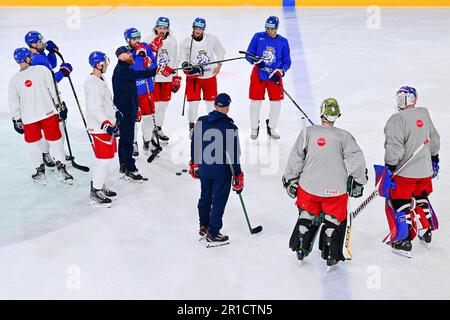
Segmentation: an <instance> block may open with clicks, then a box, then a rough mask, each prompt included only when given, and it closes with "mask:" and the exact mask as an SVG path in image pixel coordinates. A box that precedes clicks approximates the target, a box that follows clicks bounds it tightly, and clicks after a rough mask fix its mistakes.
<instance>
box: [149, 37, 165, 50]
mask: <svg viewBox="0 0 450 320" xmlns="http://www.w3.org/2000/svg"><path fill="white" fill-rule="evenodd" d="M148 45H149V46H150V48H152V51H153V52H156V51H158V50H159V48H161V47H162V46H163V38H162V37H160V36H157V37H156V38H155V39H153V41H152V42H150V43H149V44H148Z"/></svg>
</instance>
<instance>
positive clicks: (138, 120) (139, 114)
mask: <svg viewBox="0 0 450 320" xmlns="http://www.w3.org/2000/svg"><path fill="white" fill-rule="evenodd" d="M141 120H142V111H141V108H138V112H137V114H136V122H141Z"/></svg>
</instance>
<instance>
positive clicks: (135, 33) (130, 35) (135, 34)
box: [123, 28, 141, 42]
mask: <svg viewBox="0 0 450 320" xmlns="http://www.w3.org/2000/svg"><path fill="white" fill-rule="evenodd" d="M123 36H124V38H125V40H126V41H127V42H128V41H130V40H131V39H135V38H140V37H141V33H140V32H139V30H138V29H136V28H128V29H126V30H125V32H124V33H123Z"/></svg>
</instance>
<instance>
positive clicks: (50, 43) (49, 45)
mask: <svg viewBox="0 0 450 320" xmlns="http://www.w3.org/2000/svg"><path fill="white" fill-rule="evenodd" d="M46 49H47V51H48V52H50V53H53V52H55V51H59V48H58V46H57V45H56V44H55V43H54V42H53V41H52V40H48V41H47V46H46Z"/></svg>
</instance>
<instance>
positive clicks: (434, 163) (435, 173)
mask: <svg viewBox="0 0 450 320" xmlns="http://www.w3.org/2000/svg"><path fill="white" fill-rule="evenodd" d="M431 164H432V166H433V175H432V176H431V179H434V178H436V177H437V176H438V174H439V155H438V154H437V155H435V156H431Z"/></svg>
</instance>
